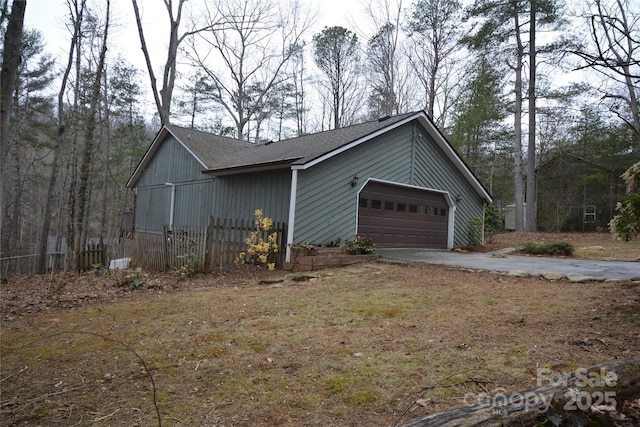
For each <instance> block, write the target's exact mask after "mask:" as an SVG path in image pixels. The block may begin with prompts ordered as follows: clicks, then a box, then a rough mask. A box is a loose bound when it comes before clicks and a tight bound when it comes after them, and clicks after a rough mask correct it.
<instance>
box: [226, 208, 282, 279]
mask: <svg viewBox="0 0 640 427" xmlns="http://www.w3.org/2000/svg"><path fill="white" fill-rule="evenodd" d="M254 216H255V229H254V230H253V231H252V232H251V235H250V236H249V237H247V238H246V239H245V243H246V244H247V251H246V252H240V254H239V255H238V258H237V260H236V264H244V263H245V260H246V256H247V255H251V256H252V258H253V260H254V262H255V263H257V264H262V265H266V266H267V268H268V269H269V270H275V268H276V264H275V263H274V262H273V254H275V253H277V252H278V233H277V232H276V231H273V232H271V233H270V231H271V229H272V228H273V220H272V219H271V218H269V217H265V216H263V213H262V209H256V211H255V212H254ZM265 234H266V235H267V240H265V239H264V237H263V236H264V235H265Z"/></svg>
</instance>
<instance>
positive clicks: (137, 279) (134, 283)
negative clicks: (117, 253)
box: [127, 267, 147, 290]
mask: <svg viewBox="0 0 640 427" xmlns="http://www.w3.org/2000/svg"><path fill="white" fill-rule="evenodd" d="M145 277H147V275H146V273H145V272H144V270H142V267H136V268H135V270H133V271H132V272H130V273H129V275H128V276H127V278H128V279H129V290H134V289H138V288H139V287H140V286H142V284H143V283H144V278H145Z"/></svg>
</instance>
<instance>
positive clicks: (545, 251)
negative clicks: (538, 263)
mask: <svg viewBox="0 0 640 427" xmlns="http://www.w3.org/2000/svg"><path fill="white" fill-rule="evenodd" d="M523 246H524V248H523V250H524V252H526V253H528V254H533V255H567V256H569V255H573V252H574V251H575V248H574V247H573V245H572V244H571V243H569V242H552V243H534V242H527V243H525V244H524V245H523Z"/></svg>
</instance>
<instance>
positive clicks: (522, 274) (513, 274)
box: [507, 270, 529, 277]
mask: <svg viewBox="0 0 640 427" xmlns="http://www.w3.org/2000/svg"><path fill="white" fill-rule="evenodd" d="M507 276H511V277H527V276H529V273H527V272H526V271H522V270H511V271H510V272H509V273H507Z"/></svg>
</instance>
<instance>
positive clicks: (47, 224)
mask: <svg viewBox="0 0 640 427" xmlns="http://www.w3.org/2000/svg"><path fill="white" fill-rule="evenodd" d="M84 6H85V0H83V1H82V4H81V5H80V9H79V10H78V9H76V12H77V13H76V18H75V19H76V22H75V23H74V27H73V35H72V36H71V47H70V48H69V56H68V61H67V68H66V69H65V71H64V75H63V77H62V83H61V84H60V91H59V92H58V136H57V138H56V145H55V147H54V148H53V164H52V165H51V175H50V178H49V189H48V190H47V203H46V205H45V209H44V219H43V222H42V231H41V232H40V248H39V250H38V254H39V256H38V273H40V274H43V273H45V272H46V269H47V246H48V242H49V231H50V230H51V215H52V212H53V205H54V203H55V196H56V188H57V183H58V175H59V174H60V163H61V160H62V143H63V141H64V131H65V120H64V93H65V90H66V87H67V81H68V80H69V74H70V73H71V68H72V67H73V54H74V52H75V49H76V43H77V42H78V37H79V35H80V26H81V24H82V16H83V14H84ZM58 218H59V220H61V219H62V215H58ZM52 268H53V266H52Z"/></svg>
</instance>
